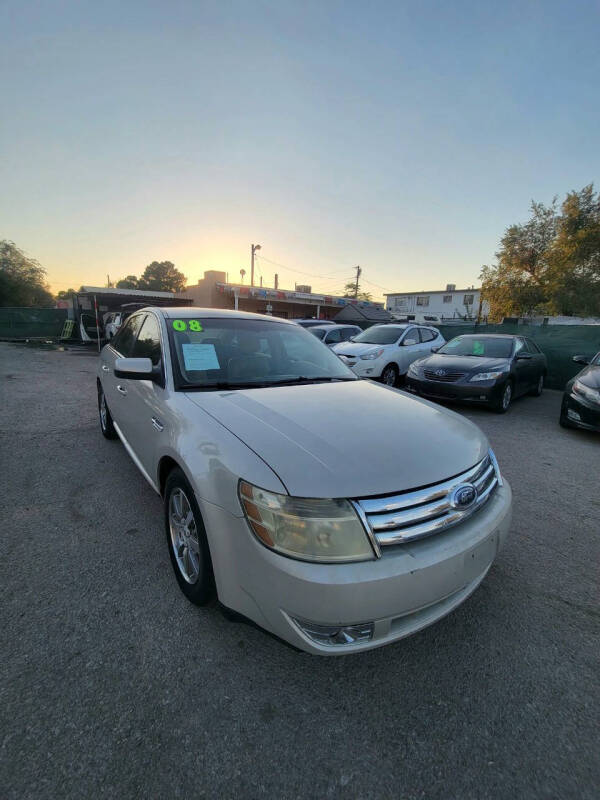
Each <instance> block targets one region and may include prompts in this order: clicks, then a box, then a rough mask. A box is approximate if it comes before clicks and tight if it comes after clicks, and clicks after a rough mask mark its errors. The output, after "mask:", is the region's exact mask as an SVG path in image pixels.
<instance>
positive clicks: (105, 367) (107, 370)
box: [102, 364, 110, 372]
mask: <svg viewBox="0 0 600 800" xmlns="http://www.w3.org/2000/svg"><path fill="white" fill-rule="evenodd" d="M102 372H110V369H109V368H108V367H107V366H106V364H102Z"/></svg>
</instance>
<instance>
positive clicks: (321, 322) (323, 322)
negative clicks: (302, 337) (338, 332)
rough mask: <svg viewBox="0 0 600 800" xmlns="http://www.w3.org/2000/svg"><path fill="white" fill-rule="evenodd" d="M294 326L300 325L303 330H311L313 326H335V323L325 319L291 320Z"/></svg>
mask: <svg viewBox="0 0 600 800" xmlns="http://www.w3.org/2000/svg"><path fill="white" fill-rule="evenodd" d="M292 322H295V323H296V325H301V326H302V327H303V328H312V327H313V326H315V325H319V326H321V325H335V322H332V321H331V320H327V319H293V320H292Z"/></svg>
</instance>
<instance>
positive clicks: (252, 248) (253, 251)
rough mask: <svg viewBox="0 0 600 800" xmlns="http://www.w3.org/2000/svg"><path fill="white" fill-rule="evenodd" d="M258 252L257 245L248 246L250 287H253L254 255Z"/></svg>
mask: <svg viewBox="0 0 600 800" xmlns="http://www.w3.org/2000/svg"><path fill="white" fill-rule="evenodd" d="M257 250H260V245H259V244H253V245H250V286H254V254H255V253H256V251H257Z"/></svg>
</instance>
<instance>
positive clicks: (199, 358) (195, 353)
mask: <svg viewBox="0 0 600 800" xmlns="http://www.w3.org/2000/svg"><path fill="white" fill-rule="evenodd" d="M181 349H182V350H183V363H184V364H185V369H186V371H187V372H200V371H204V370H207V369H221V365H220V364H219V359H218V358H217V354H216V352H215V346H214V344H182V345H181Z"/></svg>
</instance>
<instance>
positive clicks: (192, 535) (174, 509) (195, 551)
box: [169, 487, 201, 583]
mask: <svg viewBox="0 0 600 800" xmlns="http://www.w3.org/2000/svg"><path fill="white" fill-rule="evenodd" d="M169 531H170V534H171V546H172V548H173V553H174V555H175V560H176V562H177V566H178V567H179V571H180V573H181V575H182V577H183V578H184V580H185V581H187V583H196V581H197V580H198V575H199V574H200V559H201V555H200V543H199V540H198V528H197V526H196V519H195V517H194V512H193V511H192V507H191V505H190V501H189V500H188V498H187V496H186V494H185V492H184V491H183V489H180V488H178V487H177V488H175V489H174V490H173V492H172V493H171V497H170V498H169Z"/></svg>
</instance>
